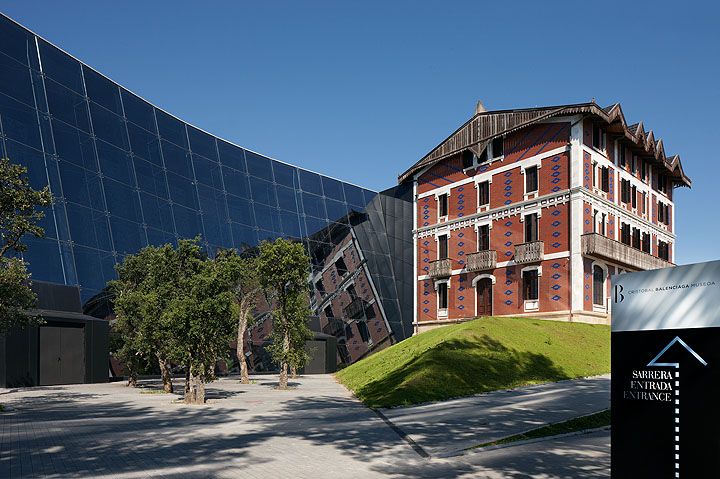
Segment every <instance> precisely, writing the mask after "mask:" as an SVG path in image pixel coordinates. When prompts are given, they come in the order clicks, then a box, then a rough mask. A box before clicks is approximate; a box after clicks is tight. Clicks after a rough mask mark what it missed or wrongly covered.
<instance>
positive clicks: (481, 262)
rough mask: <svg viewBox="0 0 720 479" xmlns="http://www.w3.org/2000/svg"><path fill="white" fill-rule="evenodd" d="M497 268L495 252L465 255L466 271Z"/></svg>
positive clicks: (488, 251)
mask: <svg viewBox="0 0 720 479" xmlns="http://www.w3.org/2000/svg"><path fill="white" fill-rule="evenodd" d="M496 266H497V251H495V250H486V251H479V252H477V253H472V254H469V255H467V262H466V263H465V268H466V269H467V271H470V272H472V271H484V270H487V269H495V267H496Z"/></svg>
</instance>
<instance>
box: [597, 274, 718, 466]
mask: <svg viewBox="0 0 720 479" xmlns="http://www.w3.org/2000/svg"><path fill="white" fill-rule="evenodd" d="M611 299H612V306H611V307H612V393H611V400H612V433H611V434H612V477H613V478H617V479H621V478H622V479H625V478H633V479H641V478H652V479H663V478H680V477H681V478H683V479H691V478H693V479H695V478H697V479H700V478H703V479H705V478H711V477H720V261H713V262H710V263H701V264H694V265H688V266H678V267H675V268H666V269H661V270H655V271H645V272H641V273H630V274H622V275H617V276H613V278H612V298H611Z"/></svg>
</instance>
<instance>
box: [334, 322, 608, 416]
mask: <svg viewBox="0 0 720 479" xmlns="http://www.w3.org/2000/svg"><path fill="white" fill-rule="evenodd" d="M608 372H610V327H609V326H605V325H591V324H581V323H568V322H562V321H544V320H537V319H528V318H482V319H477V320H475V321H470V322H467V323H461V324H456V325H452V326H445V327H442V328H438V329H434V330H431V331H427V332H425V333H422V334H419V335H417V336H414V337H412V338H409V339H406V340H405V341H402V342H400V343H398V344H396V345H394V346H391V347H389V348H387V349H385V350H383V351H379V352H377V353H375V354H373V355H372V356H369V357H367V358H365V359H363V360H361V361H358V362H357V363H355V364H352V365H350V366H348V367H347V368H345V369H343V370H342V371H340V372H338V373H337V378H338V379H339V380H340V382H342V383H343V384H344V385H346V386H347V387H348V388H350V389H351V390H352V391H353V392H354V393H355V394H356V395H357V396H358V398H360V399H361V400H362V401H363V402H364V403H365V404H367V405H368V406H370V407H393V406H403V405H410V404H418V403H422V402H428V401H439V400H443V399H449V398H453V397H460V396H467V395H471V394H477V393H481V392H487V391H493V390H496V389H506V388H513V387H517V386H523V385H528V384H538V383H544V382H551V381H559V380H562V379H571V378H577V377H583V376H594V375H598V374H604V373H608Z"/></svg>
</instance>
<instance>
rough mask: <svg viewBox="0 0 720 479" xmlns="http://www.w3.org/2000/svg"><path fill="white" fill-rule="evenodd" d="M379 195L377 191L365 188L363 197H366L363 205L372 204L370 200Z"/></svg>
mask: <svg viewBox="0 0 720 479" xmlns="http://www.w3.org/2000/svg"><path fill="white" fill-rule="evenodd" d="M376 196H377V193H375V192H374V191H370V190H363V197H364V198H365V201H364V202H363V206H367V205H369V204H370V202H371V201H372V200H373V198H375V197H376Z"/></svg>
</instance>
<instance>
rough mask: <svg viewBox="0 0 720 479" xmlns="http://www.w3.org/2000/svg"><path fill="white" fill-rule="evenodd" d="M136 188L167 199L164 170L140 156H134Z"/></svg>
mask: <svg viewBox="0 0 720 479" xmlns="http://www.w3.org/2000/svg"><path fill="white" fill-rule="evenodd" d="M134 164H135V175H136V177H137V183H138V188H140V189H141V190H142V191H145V192H147V193H150V194H153V195H155V196H159V197H161V198H165V199H168V198H169V196H168V190H167V183H166V180H165V172H164V171H163V170H162V168H160V167H159V166H157V165H153V164H152V163H148V162H147V161H144V160H142V159H140V158H134Z"/></svg>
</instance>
